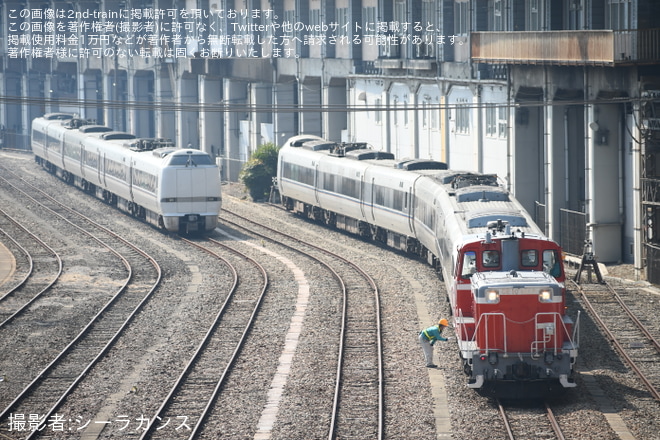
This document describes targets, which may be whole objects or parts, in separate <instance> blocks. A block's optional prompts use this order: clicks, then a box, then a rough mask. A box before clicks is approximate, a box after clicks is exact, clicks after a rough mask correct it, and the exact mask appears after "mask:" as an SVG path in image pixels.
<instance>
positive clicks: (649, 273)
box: [644, 243, 660, 285]
mask: <svg viewBox="0 0 660 440" xmlns="http://www.w3.org/2000/svg"><path fill="white" fill-rule="evenodd" d="M644 249H645V251H646V280H647V281H648V282H649V283H651V284H655V285H658V284H660V248H659V247H657V246H654V245H652V244H649V243H644Z"/></svg>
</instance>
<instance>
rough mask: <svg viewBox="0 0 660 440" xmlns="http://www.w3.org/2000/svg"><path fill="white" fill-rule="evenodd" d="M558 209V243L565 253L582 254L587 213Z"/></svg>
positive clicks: (585, 235) (585, 236)
mask: <svg viewBox="0 0 660 440" xmlns="http://www.w3.org/2000/svg"><path fill="white" fill-rule="evenodd" d="M559 211H560V215H561V225H560V227H561V234H560V239H559V245H560V246H561V247H562V250H563V251H564V252H566V253H569V254H574V255H582V253H583V252H584V240H585V239H586V238H587V214H586V213H584V212H578V211H571V210H569V209H560V210H559Z"/></svg>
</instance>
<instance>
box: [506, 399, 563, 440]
mask: <svg viewBox="0 0 660 440" xmlns="http://www.w3.org/2000/svg"><path fill="white" fill-rule="evenodd" d="M495 403H496V405H497V408H498V411H499V414H500V417H501V418H502V422H503V423H504V427H505V429H506V434H507V438H508V439H509V440H515V439H517V438H521V439H522V438H524V439H527V438H534V439H539V440H540V439H558V440H564V439H565V436H564V433H563V432H562V429H561V427H560V426H559V422H558V421H557V418H556V417H555V415H554V413H553V412H552V409H551V408H550V405H549V404H548V402H526V404H524V405H521V404H520V403H518V404H517V405H516V406H512V405H509V406H508V407H507V406H506V405H505V404H503V403H502V401H501V400H499V399H497V400H496V401H495Z"/></svg>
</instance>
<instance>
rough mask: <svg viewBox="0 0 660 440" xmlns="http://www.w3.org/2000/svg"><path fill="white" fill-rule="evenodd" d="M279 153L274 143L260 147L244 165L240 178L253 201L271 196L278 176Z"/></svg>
mask: <svg viewBox="0 0 660 440" xmlns="http://www.w3.org/2000/svg"><path fill="white" fill-rule="evenodd" d="M279 151H280V149H279V147H277V146H276V145H275V144H273V143H267V144H263V145H260V146H259V147H258V148H257V149H256V151H255V152H254V153H252V155H251V156H250V159H249V160H248V161H247V162H245V163H244V164H243V167H242V168H241V172H240V174H239V175H238V178H239V179H240V181H241V182H242V183H243V185H245V187H246V188H247V189H248V191H249V193H250V197H252V200H254V201H257V200H261V199H263V198H265V197H267V196H268V195H269V194H270V187H271V185H272V183H273V178H274V177H275V176H276V175H277V154H278V152H279Z"/></svg>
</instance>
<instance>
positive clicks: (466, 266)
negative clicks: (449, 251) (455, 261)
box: [461, 251, 477, 278]
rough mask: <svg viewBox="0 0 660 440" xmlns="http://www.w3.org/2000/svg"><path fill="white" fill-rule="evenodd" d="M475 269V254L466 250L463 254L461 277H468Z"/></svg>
mask: <svg viewBox="0 0 660 440" xmlns="http://www.w3.org/2000/svg"><path fill="white" fill-rule="evenodd" d="M476 271H477V254H476V253H475V252H474V251H467V252H465V253H464V254H463V270H462V272H461V277H462V278H470V277H471V276H472V274H473V273H475V272H476Z"/></svg>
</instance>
